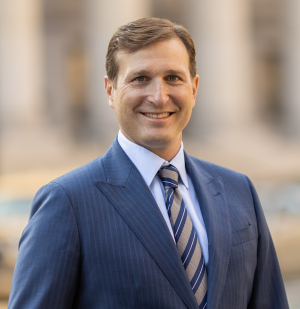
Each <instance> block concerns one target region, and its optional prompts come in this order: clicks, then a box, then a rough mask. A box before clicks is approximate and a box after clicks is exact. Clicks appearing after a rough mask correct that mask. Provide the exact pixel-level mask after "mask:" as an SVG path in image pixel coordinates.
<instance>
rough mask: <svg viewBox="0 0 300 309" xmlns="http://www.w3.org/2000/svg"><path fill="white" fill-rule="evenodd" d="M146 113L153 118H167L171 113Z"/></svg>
mask: <svg viewBox="0 0 300 309" xmlns="http://www.w3.org/2000/svg"><path fill="white" fill-rule="evenodd" d="M144 115H145V116H147V117H151V118H165V117H169V116H170V115H171V113H162V114H152V113H144Z"/></svg>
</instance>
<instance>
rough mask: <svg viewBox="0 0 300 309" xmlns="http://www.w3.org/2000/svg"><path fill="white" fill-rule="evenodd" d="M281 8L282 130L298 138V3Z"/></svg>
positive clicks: (288, 0)
mask: <svg viewBox="0 0 300 309" xmlns="http://www.w3.org/2000/svg"><path fill="white" fill-rule="evenodd" d="M282 7H283V36H282V37H283V42H282V43H283V44H282V46H283V57H282V59H283V61H282V111H283V118H284V129H285V132H286V133H287V134H288V135H289V136H290V137H296V138H300V18H299V16H300V1H297V0H285V1H283V3H282Z"/></svg>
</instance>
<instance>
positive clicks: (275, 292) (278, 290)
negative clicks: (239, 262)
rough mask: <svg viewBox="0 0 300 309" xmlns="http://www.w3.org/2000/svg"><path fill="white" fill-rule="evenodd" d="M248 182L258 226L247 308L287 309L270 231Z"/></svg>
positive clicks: (251, 185)
mask: <svg viewBox="0 0 300 309" xmlns="http://www.w3.org/2000/svg"><path fill="white" fill-rule="evenodd" d="M247 179H248V178H247ZM248 182H249V185H250V189H251V193H252V197H253V203H254V207H255V212H256V218H257V226H258V248H257V266H256V271H255V276H254V282H253V288H252V295H251V298H250V302H249V305H248V308H249V309H260V308H261V309H262V308H264V309H277V308H278V309H288V308H289V306H288V302H287V297H286V293H285V288H284V283H283V279H282V275H281V271H280V267H279V263H278V259H277V255H276V252H275V248H274V244H273V241H272V238H271V235H270V231H269V229H268V226H267V222H266V219H265V217H264V214H263V211H262V208H261V205H260V201H259V198H258V196H257V193H256V191H255V189H254V186H253V184H252V183H251V181H250V180H249V179H248Z"/></svg>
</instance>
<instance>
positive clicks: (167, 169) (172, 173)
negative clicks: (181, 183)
mask: <svg viewBox="0 0 300 309" xmlns="http://www.w3.org/2000/svg"><path fill="white" fill-rule="evenodd" d="M157 174H158V176H159V178H160V179H161V181H162V183H163V185H164V188H165V189H167V188H178V170H177V168H176V167H174V166H173V165H167V166H164V167H161V168H160V170H159V171H158V173H157Z"/></svg>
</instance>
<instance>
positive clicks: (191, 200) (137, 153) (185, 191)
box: [118, 130, 209, 265]
mask: <svg viewBox="0 0 300 309" xmlns="http://www.w3.org/2000/svg"><path fill="white" fill-rule="evenodd" d="M118 142H119V144H120V146H121V147H122V149H123V150H124V152H125V153H126V154H127V156H128V157H129V159H130V160H131V161H132V162H133V164H134V165H135V166H136V168H137V169H138V171H139V172H140V174H141V175H142V177H143V178H144V180H145V182H146V184H147V186H148V187H149V189H150V191H151V193H152V195H153V197H154V199H155V201H156V203H157V205H158V207H159V209H160V211H161V213H162V215H163V218H164V219H165V221H166V223H167V226H168V228H169V230H170V233H171V235H172V237H173V239H174V235H173V230H172V227H171V224H170V219H169V216H168V213H167V209H166V204H165V199H164V194H165V189H164V187H163V184H162V182H161V180H160V178H159V177H158V176H157V172H158V170H159V169H160V167H161V166H162V165H168V164H172V165H173V166H175V167H176V168H177V169H178V171H179V176H180V177H179V181H178V182H179V183H178V188H179V190H180V193H181V196H182V198H183V200H184V203H185V206H186V209H187V212H188V214H189V215H190V218H191V220H192V222H193V225H194V228H195V229H196V232H197V236H198V239H199V242H200V246H201V249H202V252H203V256H204V260H205V263H206V265H207V263H208V260H209V256H208V238H207V233H206V229H205V225H204V221H203V217H202V213H201V210H200V206H199V202H198V199H197V196H196V192H195V189H194V186H193V183H192V181H191V178H190V177H189V175H188V174H187V172H186V169H185V160H184V152H183V143H182V142H181V147H180V149H179V151H178V153H177V154H176V156H175V157H174V158H173V159H172V160H171V161H170V162H167V161H165V160H164V159H163V158H161V157H159V156H157V155H156V154H154V153H153V152H151V151H150V150H148V149H146V148H144V147H142V146H140V145H138V144H135V143H133V142H131V141H130V140H128V139H127V138H126V137H125V136H124V134H123V133H122V132H121V130H120V131H119V134H118ZM174 241H175V239H174Z"/></svg>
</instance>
